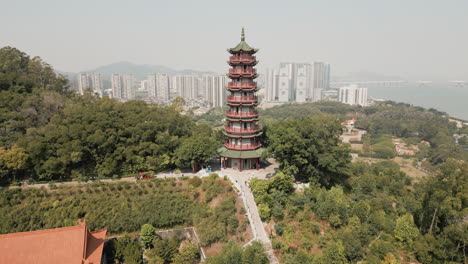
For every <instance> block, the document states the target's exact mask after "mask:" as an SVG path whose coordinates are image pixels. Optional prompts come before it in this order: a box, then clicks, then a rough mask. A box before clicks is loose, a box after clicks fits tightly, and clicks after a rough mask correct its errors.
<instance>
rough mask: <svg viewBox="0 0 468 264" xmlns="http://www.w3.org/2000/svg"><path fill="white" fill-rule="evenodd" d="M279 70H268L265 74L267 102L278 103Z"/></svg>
mask: <svg viewBox="0 0 468 264" xmlns="http://www.w3.org/2000/svg"><path fill="white" fill-rule="evenodd" d="M278 93H279V91H278V70H276V69H267V72H266V74H265V101H267V102H272V101H278V99H279V97H278Z"/></svg>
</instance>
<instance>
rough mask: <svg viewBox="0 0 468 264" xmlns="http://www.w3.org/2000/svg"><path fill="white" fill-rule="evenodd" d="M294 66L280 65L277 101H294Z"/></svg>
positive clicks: (288, 64)
mask: <svg viewBox="0 0 468 264" xmlns="http://www.w3.org/2000/svg"><path fill="white" fill-rule="evenodd" d="M295 69H296V67H295V64H294V63H280V68H279V71H278V101H280V102H288V101H294V99H295V98H294V96H295V90H296V89H295V86H294V85H295V81H296V80H295V79H296V78H295Z"/></svg>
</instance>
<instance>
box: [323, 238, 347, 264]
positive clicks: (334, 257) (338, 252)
mask: <svg viewBox="0 0 468 264" xmlns="http://www.w3.org/2000/svg"><path fill="white" fill-rule="evenodd" d="M321 263H324V264H325V263H328V264H345V263H348V261H347V259H346V256H345V249H344V246H343V243H342V242H341V240H338V241H333V242H330V243H329V244H328V245H327V247H326V248H325V250H324V252H323V255H322V261H321Z"/></svg>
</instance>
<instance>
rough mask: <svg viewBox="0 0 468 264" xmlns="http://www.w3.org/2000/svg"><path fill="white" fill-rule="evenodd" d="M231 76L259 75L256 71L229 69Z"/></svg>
mask: <svg viewBox="0 0 468 264" xmlns="http://www.w3.org/2000/svg"><path fill="white" fill-rule="evenodd" d="M229 74H233V75H253V74H257V70H255V69H229Z"/></svg>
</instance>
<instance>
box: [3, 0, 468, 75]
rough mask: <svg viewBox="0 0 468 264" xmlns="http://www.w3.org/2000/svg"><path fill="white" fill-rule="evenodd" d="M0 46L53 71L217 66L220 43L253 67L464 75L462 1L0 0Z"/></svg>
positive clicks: (467, 30)
mask: <svg viewBox="0 0 468 264" xmlns="http://www.w3.org/2000/svg"><path fill="white" fill-rule="evenodd" d="M0 11H1V15H0V25H1V26H0V46H6V45H10V46H14V47H17V48H19V49H21V50H23V51H25V52H27V53H28V54H30V55H38V56H41V57H42V58H43V59H45V60H46V61H47V62H49V63H50V64H52V65H53V66H54V67H55V68H56V69H59V70H62V71H74V72H77V71H84V70H88V69H92V68H95V67H97V66H101V65H104V64H109V63H112V62H118V61H130V62H133V63H137V64H159V65H165V66H168V67H172V68H175V69H197V70H211V71H218V72H224V71H226V69H227V67H228V66H227V64H226V62H225V61H226V60H227V58H228V53H227V52H226V48H230V47H233V46H235V45H236V44H237V43H238V42H239V38H240V29H241V27H242V26H244V27H245V28H246V38H247V42H248V43H249V44H250V45H251V46H254V47H257V48H260V52H259V53H258V55H257V58H258V59H259V60H260V65H261V68H265V67H271V66H275V65H276V64H277V63H279V62H283V61H291V62H312V61H327V62H329V63H330V64H331V65H332V75H343V74H347V73H350V72H360V71H368V72H376V73H380V74H386V75H397V76H403V77H407V76H411V77H415V76H418V77H419V76H424V77H426V76H430V77H440V78H443V79H463V80H468V0H342V1H337V0H323V1H313V0H304V1H294V0H289V1H274V0H265V1H263V0H261V1H260V0H259V1H256V0H250V1H244V0H231V1H225V0H191V1H179V0H166V1H159V0H151V1H130V0H128V1H118V0H111V1H104V0H94V1H91V0H79V1H76V0H75V1H70V0H57V1H52V0H30V1H25V0H14V1H13V0H0Z"/></svg>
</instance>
